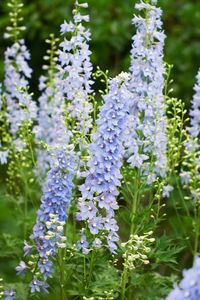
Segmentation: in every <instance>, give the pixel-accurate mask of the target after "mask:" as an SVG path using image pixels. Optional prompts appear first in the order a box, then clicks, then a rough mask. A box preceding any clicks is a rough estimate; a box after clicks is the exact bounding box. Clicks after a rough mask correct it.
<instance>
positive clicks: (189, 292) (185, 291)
mask: <svg viewBox="0 0 200 300" xmlns="http://www.w3.org/2000/svg"><path fill="white" fill-rule="evenodd" d="M184 299H185V300H186V299H187V300H199V299H200V258H199V257H196V259H195V261H194V265H193V267H192V268H191V269H189V270H184V271H183V279H182V280H181V282H180V283H179V285H178V286H176V287H175V288H174V290H173V291H172V292H171V293H170V294H169V295H168V297H167V298H166V300H184Z"/></svg>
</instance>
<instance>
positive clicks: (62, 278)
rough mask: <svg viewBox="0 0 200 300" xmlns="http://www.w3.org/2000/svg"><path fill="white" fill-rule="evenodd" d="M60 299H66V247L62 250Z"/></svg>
mask: <svg viewBox="0 0 200 300" xmlns="http://www.w3.org/2000/svg"><path fill="white" fill-rule="evenodd" d="M60 300H65V291H64V249H61V251H60Z"/></svg>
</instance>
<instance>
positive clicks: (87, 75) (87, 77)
mask: <svg viewBox="0 0 200 300" xmlns="http://www.w3.org/2000/svg"><path fill="white" fill-rule="evenodd" d="M81 7H83V8H85V7H87V4H86V3H83V4H79V3H78V2H77V1H76V8H75V9H74V11H73V13H74V18H73V21H74V22H73V23H72V22H70V23H67V22H66V21H65V22H64V23H63V24H62V25H61V34H63V35H67V34H69V35H70V38H69V39H67V37H65V38H64V41H63V42H61V44H60V51H59V62H60V66H59V72H60V78H61V81H60V83H61V90H62V91H63V93H64V95H65V97H66V99H67V104H68V105H67V111H68V114H69V118H70V120H71V121H70V123H68V126H70V127H71V128H72V130H73V131H76V132H79V134H80V135H81V137H84V135H85V134H87V133H88V132H89V130H90V128H91V126H92V118H91V116H90V113H91V111H92V105H91V103H90V102H89V101H88V96H89V94H90V93H91V92H92V89H91V85H92V84H93V82H92V80H91V73H92V64H91V62H90V55H91V51H90V50H89V45H88V42H89V40H90V32H89V30H86V29H85V27H84V26H83V25H82V22H84V21H85V22H88V21H89V17H88V16H87V15H85V16H83V15H81V14H80V13H79V9H80V8H81Z"/></svg>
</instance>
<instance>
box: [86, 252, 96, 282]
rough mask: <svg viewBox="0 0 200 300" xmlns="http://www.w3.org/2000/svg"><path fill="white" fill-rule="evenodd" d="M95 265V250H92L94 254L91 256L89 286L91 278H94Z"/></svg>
mask: <svg viewBox="0 0 200 300" xmlns="http://www.w3.org/2000/svg"><path fill="white" fill-rule="evenodd" d="M93 265H94V250H92V254H91V260H90V270H89V276H88V281H87V286H89V284H90V281H91V278H92V273H93Z"/></svg>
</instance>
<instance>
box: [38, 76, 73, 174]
mask: <svg viewBox="0 0 200 300" xmlns="http://www.w3.org/2000/svg"><path fill="white" fill-rule="evenodd" d="M44 79H46V78H45V77H42V78H41V81H40V88H41V89H42V95H41V96H40V98H39V104H40V110H39V113H38V125H37V126H35V128H34V132H35V136H36V140H37V141H38V142H41V141H42V142H43V143H45V145H46V146H47V148H48V149H47V150H48V151H45V150H43V149H42V147H38V149H37V151H36V153H37V169H38V171H39V173H40V176H41V175H45V173H46V171H47V170H49V167H50V166H51V164H52V162H53V157H54V156H55V154H56V152H57V151H58V149H65V148H66V146H67V145H68V144H69V141H70V138H71V137H72V133H71V131H70V130H68V129H67V128H66V125H65V120H64V111H65V103H64V97H63V94H62V92H61V91H60V89H59V88H58V87H57V86H58V81H59V79H58V77H57V74H55V76H54V78H53V79H51V81H50V82H49V81H46V82H45V81H44ZM49 83H50V84H49Z"/></svg>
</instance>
